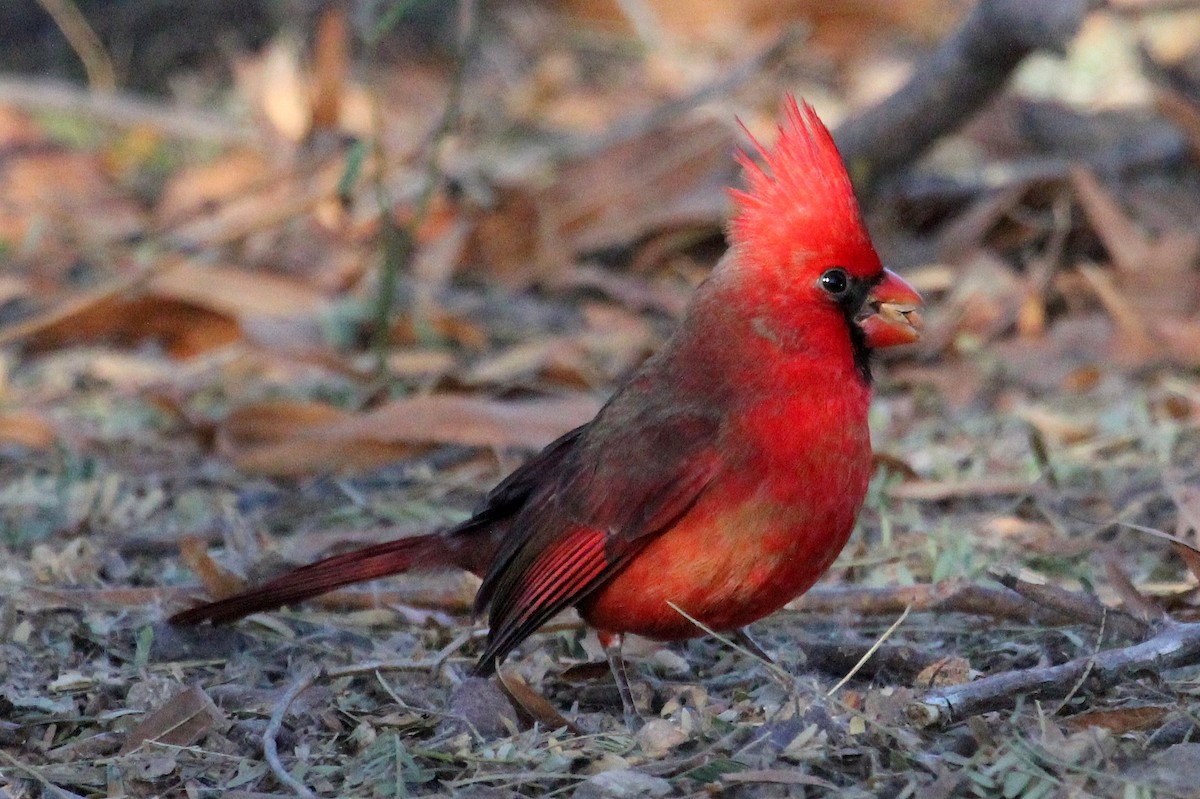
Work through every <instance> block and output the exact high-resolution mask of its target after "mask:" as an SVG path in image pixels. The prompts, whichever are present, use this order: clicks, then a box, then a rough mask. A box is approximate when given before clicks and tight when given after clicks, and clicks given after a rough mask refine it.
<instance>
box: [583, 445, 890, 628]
mask: <svg viewBox="0 0 1200 799" xmlns="http://www.w3.org/2000/svg"><path fill="white" fill-rule="evenodd" d="M841 454H843V455H847V456H850V455H851V453H849V452H847V453H841ZM739 471H740V472H741V473H729V474H726V475H724V478H725V479H723V480H722V479H718V480H715V481H714V483H713V485H712V486H711V487H710V488H709V490H707V491H706V492H705V493H704V494H703V496H702V497H701V498H700V500H699V501H698V502H697V503H696V505H695V506H693V508H692V509H691V510H690V511H689V512H688V513H687V514H686V515H685V516H684V517H683V518H681V519H680V520H679V522H677V523H676V524H675V525H674V526H673V527H672V528H670V529H668V530H666V531H664V532H662V533H661V534H659V535H658V536H657V537H656V538H655V539H654V540H653V541H651V542H650V543H649V544H647V545H646V547H645V548H644V549H642V550H641V551H640V552H638V554H637V555H636V556H635V557H634V558H633V559H632V560H631V561H630V563H629V564H628V565H627V566H626V567H625V568H624V569H623V570H622V571H621V572H619V573H618V574H617V575H616V576H615V577H614V578H613V579H612V580H611V581H610V582H608V583H607V584H606V585H605V586H604V587H603V588H601V589H600V590H599V591H598V592H597V593H596V594H594V595H593V596H592V597H590V598H589V599H588V600H586V601H585V602H584V603H582V604H581V606H580V612H581V613H582V615H583V616H584V618H585V619H587V621H588V622H589V623H590V624H592V625H593V626H595V627H597V628H599V629H602V630H608V631H612V632H632V633H637V634H639V635H645V636H648V637H651V638H658V639H664V640H669V639H679V638H690V637H694V636H697V635H702V634H703V630H702V629H700V628H698V627H697V626H696V625H695V624H694V623H693V622H691V621H689V620H688V619H687V618H686V617H685V616H684V615H683V614H682V613H680V612H679V611H680V610H682V611H684V612H685V613H686V614H687V615H688V616H691V617H693V618H695V619H696V620H698V621H700V622H702V623H703V624H704V625H705V626H706V627H710V628H712V629H716V630H729V629H734V628H737V627H742V626H744V625H746V624H749V623H751V622H753V621H756V620H758V619H760V618H762V617H763V616H766V615H768V614H770V613H772V612H774V611H775V610H778V609H779V608H780V607H782V606H783V605H785V604H787V603H788V602H789V601H791V600H792V599H794V598H795V597H797V596H799V595H800V594H802V593H803V592H804V591H806V590H807V589H808V588H809V587H810V586H811V585H812V584H813V583H814V582H816V580H817V579H818V578H819V577H820V576H821V575H822V574H823V573H824V572H825V571H826V570H827V569H828V568H829V566H830V565H831V564H832V563H833V561H834V559H835V558H836V557H837V555H838V553H839V552H840V551H841V550H842V547H843V546H844V545H845V543H846V540H847V538H848V537H849V535H850V532H851V530H852V529H853V527H854V520H855V516H856V515H857V512H858V509H859V506H860V505H861V503H862V499H863V495H864V494H865V491H866V483H867V480H868V478H869V472H870V455H869V446H868V447H867V450H866V455H865V457H864V455H863V453H862V452H855V453H853V456H852V457H842V458H834V459H832V460H831V461H830V462H828V463H825V464H820V465H818V464H815V463H813V462H811V460H810V459H803V458H802V459H799V460H796V461H793V462H792V463H790V464H789V465H788V466H787V467H786V468H783V467H777V468H774V469H768V470H767V472H766V473H767V475H769V476H767V477H765V478H762V479H751V478H752V476H753V474H754V472H755V471H756V470H754V469H749V470H747V469H744V468H743V469H741V470H739ZM677 608H678V609H677Z"/></svg>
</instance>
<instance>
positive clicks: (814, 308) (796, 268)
mask: <svg viewBox="0 0 1200 799" xmlns="http://www.w3.org/2000/svg"><path fill="white" fill-rule="evenodd" d="M786 109H787V110H786V119H785V121H784V123H783V124H781V125H780V126H779V137H778V140H777V141H776V143H775V145H774V146H773V147H771V148H770V149H768V148H765V147H763V146H762V145H760V144H758V142H757V141H755V142H754V145H755V147H756V148H757V150H758V153H759V155H760V156H761V160H762V162H763V163H762V165H761V166H760V165H759V163H758V162H756V161H755V160H754V159H753V158H751V157H750V156H749V155H747V154H746V153H744V152H741V153H739V154H738V161H739V163H740V164H741V165H742V167H743V168H744V170H745V173H746V188H745V190H735V191H733V197H734V201H735V203H736V205H737V212H736V214H735V216H734V218H733V221H732V223H731V226H730V239H731V242H732V244H733V251H734V256H735V257H734V259H733V260H734V263H735V264H736V267H735V268H736V270H737V271H738V272H739V273H741V278H742V280H741V281H739V282H741V283H743V284H744V285H747V286H754V287H755V289H756V291H755V294H756V295H757V296H758V298H759V302H760V304H762V305H765V306H768V307H770V308H771V309H773V310H774V311H775V313H774V314H773V318H772V319H771V322H772V323H773V324H776V325H781V324H786V325H788V326H789V327H794V328H795V329H796V330H797V332H798V333H799V334H800V335H801V338H802V340H805V341H809V342H811V341H812V340H813V339H814V338H819V337H822V336H824V337H828V338H830V339H833V338H834V337H837V336H841V337H843V339H844V337H845V336H846V334H847V333H848V334H849V339H850V344H851V345H853V347H854V353H855V360H856V362H859V363H858V366H859V369H860V371H863V373H864V376H865V375H866V358H867V355H869V353H870V351H871V350H874V349H879V348H883V347H891V346H895V345H898V344H907V343H910V342H913V341H916V340H917V338H918V337H919V335H920V329H921V317H920V314H919V308H920V305H921V298H920V295H918V294H917V292H916V291H915V290H914V289H913V288H912V287H911V286H910V285H908V283H906V282H905V281H904V280H903V279H902V278H900V277H899V276H898V275H896V274H895V273H894V272H892V271H890V270H888V269H884V268H883V265H882V264H881V263H880V261H879V256H878V255H877V254H876V252H875V248H874V246H873V245H872V244H871V239H870V237H869V236H868V235H867V231H866V228H865V227H864V225H863V222H862V216H861V214H860V213H859V210H858V204H857V202H856V201H855V199H854V190H853V187H852V186H851V184H850V177H849V175H848V174H847V173H846V167H845V166H844V165H843V163H842V158H841V155H840V154H839V153H838V150H837V146H836V145H835V144H834V142H833V137H832V136H830V134H829V131H828V130H827V129H826V127H825V125H824V124H822V122H821V120H820V119H818V118H817V114H816V112H815V111H813V109H812V107H811V106H810V105H808V104H807V103H803V104H797V103H796V101H795V99H794V98H792V97H790V96H789V97H788V98H787V103H786ZM751 140H752V141H753V137H751ZM776 332H778V331H776Z"/></svg>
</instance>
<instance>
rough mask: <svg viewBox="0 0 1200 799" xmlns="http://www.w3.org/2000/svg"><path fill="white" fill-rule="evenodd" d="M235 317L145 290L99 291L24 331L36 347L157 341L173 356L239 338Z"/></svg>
mask: <svg viewBox="0 0 1200 799" xmlns="http://www.w3.org/2000/svg"><path fill="white" fill-rule="evenodd" d="M241 337H242V331H241V328H240V327H239V325H238V323H237V320H236V319H234V318H232V317H230V316H229V315H227V314H223V313H220V312H218V311H214V310H211V309H209V308H205V307H202V306H199V305H196V304H194V303H191V302H187V301H184V300H178V299H174V298H172V297H163V296H158V295H153V294H146V295H142V296H137V297H123V296H111V295H108V296H103V297H100V298H99V299H98V300H97V301H96V302H94V303H92V304H90V305H86V306H84V307H81V308H80V309H78V310H76V311H74V312H72V313H69V314H66V315H64V316H61V317H60V318H58V319H56V320H54V321H53V322H52V323H51V324H48V325H45V326H42V327H40V328H39V329H37V330H36V331H35V332H33V333H32V334H31V335H29V336H28V337H27V338H26V339H25V341H26V344H27V345H28V346H29V348H30V349H32V350H33V351H35V352H39V351H45V350H51V349H60V348H63V347H68V346H72V345H79V344H85V345H86V344H97V343H100V342H105V341H107V342H112V343H115V344H119V345H127V346H128V345H134V344H139V343H141V342H143V341H147V340H153V341H158V342H160V343H161V344H162V346H163V347H164V348H165V349H166V351H167V352H168V353H170V354H171V355H172V356H174V357H176V358H190V357H192V356H194V355H199V354H200V353H203V352H207V351H209V350H212V349H216V348H217V347H223V346H225V345H227V344H232V343H233V342H235V341H238V340H240V339H241Z"/></svg>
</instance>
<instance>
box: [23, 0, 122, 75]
mask: <svg viewBox="0 0 1200 799" xmlns="http://www.w3.org/2000/svg"><path fill="white" fill-rule="evenodd" d="M38 3H39V4H40V5H41V7H42V8H44V9H45V10H46V13H47V14H49V15H50V17H51V18H52V19H53V20H54V24H55V25H57V26H58V29H59V30H60V31H62V35H63V37H64V38H66V40H67V43H68V44H70V45H71V49H72V50H74V51H75V55H77V56H79V60H80V61H81V62H82V63H83V69H84V71H85V72H87V77H88V85H89V86H91V87H92V89H94V90H96V91H100V92H111V91H113V90H114V89H116V88H117V73H116V70H114V69H113V64H112V59H111V58H109V56H108V53H107V52H105V50H104V45H103V44H101V43H100V37H99V36H97V35H96V31H94V30H92V26H91V25H89V24H88V21H87V17H85V16H84V15H83V12H81V11H80V10H79V7H78V6H76V5H75V4H74V3H72V2H71V0H38Z"/></svg>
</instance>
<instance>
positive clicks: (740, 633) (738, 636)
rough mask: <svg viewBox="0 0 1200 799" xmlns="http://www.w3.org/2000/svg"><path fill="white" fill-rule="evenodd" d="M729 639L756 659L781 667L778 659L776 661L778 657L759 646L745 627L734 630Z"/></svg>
mask: <svg viewBox="0 0 1200 799" xmlns="http://www.w3.org/2000/svg"><path fill="white" fill-rule="evenodd" d="M729 637H730V639H731V640H732V641H733V642H734V643H735V644H737V645H738V646H740V647H741V648H742V649H745V650H746V651H747V652H749V653H750V654H752V655H754V656H755V657H756V658H760V659H762V660H765V661H766V662H767V663H771V664H774V665H776V666H778V665H779V661H778V659H776V657H775V656H774V655H772V654H771V653H770V652H768V651H767V650H765V649H763V648H762V647H761V646H759V644H758V642H757V641H755V640H754V639H753V638H752V637H751V636H750V633H748V632H747V631H746V628H745V627H739V628H738V629H736V630H734V631H733V633H731V634H730V636H729Z"/></svg>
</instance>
